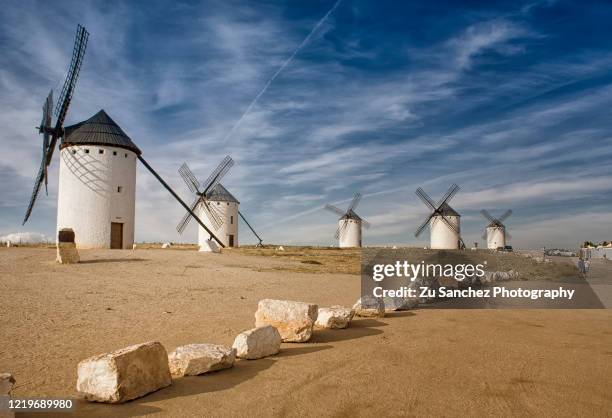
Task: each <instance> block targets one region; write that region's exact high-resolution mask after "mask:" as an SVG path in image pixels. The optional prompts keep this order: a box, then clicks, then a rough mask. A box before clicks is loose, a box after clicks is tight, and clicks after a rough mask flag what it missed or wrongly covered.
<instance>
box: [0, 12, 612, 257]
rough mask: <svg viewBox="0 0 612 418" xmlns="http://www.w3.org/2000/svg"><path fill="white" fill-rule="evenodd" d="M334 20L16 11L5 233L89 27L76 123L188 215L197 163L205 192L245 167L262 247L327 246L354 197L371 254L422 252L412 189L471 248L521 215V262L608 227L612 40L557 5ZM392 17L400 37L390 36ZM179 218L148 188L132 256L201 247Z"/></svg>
mask: <svg viewBox="0 0 612 418" xmlns="http://www.w3.org/2000/svg"><path fill="white" fill-rule="evenodd" d="M338 3H339V2H335V3H334V2H333V1H329V2H326V3H321V4H317V5H314V4H310V5H309V6H308V7H306V6H304V5H298V4H294V3H288V4H251V3H246V2H244V3H243V2H233V3H227V2H210V3H206V4H204V5H198V4H184V5H182V6H181V7H168V8H166V7H164V8H160V7H158V6H156V5H151V6H150V7H149V8H146V9H145V8H138V7H136V6H133V5H130V4H122V5H117V7H114V8H107V7H103V6H102V5H101V4H89V5H87V6H79V7H74V6H75V4H76V3H71V2H57V4H56V5H54V7H53V8H51V7H47V6H41V5H40V4H34V3H27V2H26V3H24V4H17V3H13V4H9V5H8V6H7V7H5V8H4V9H3V11H4V12H5V13H3V16H2V17H1V18H0V22H1V23H2V26H1V29H0V45H1V46H2V47H3V51H5V54H3V55H2V56H0V88H1V89H2V91H3V95H1V96H0V121H1V122H2V124H3V127H4V129H3V134H2V143H3V144H4V145H6V144H9V145H10V147H9V149H10V152H8V153H0V174H2V175H3V178H10V179H11V181H10V182H4V183H3V184H2V185H0V193H1V194H2V196H3V199H2V200H1V203H0V212H1V213H2V216H1V217H0V232H2V233H9V232H14V231H19V230H20V229H19V227H18V224H19V220H20V219H21V218H22V216H23V210H24V209H25V205H26V203H27V200H28V198H29V194H30V191H31V184H30V183H31V181H32V178H33V176H34V174H35V172H36V170H37V168H38V164H39V159H40V138H38V137H37V133H36V131H35V129H34V126H36V124H37V123H38V121H39V119H40V106H41V104H42V100H43V98H44V96H45V94H46V93H47V91H48V90H49V88H51V87H54V86H56V85H58V84H59V83H61V80H62V77H63V73H64V71H65V70H66V67H67V65H68V61H69V58H70V52H71V51H70V48H71V45H72V41H73V37H74V26H76V22H82V23H83V24H85V25H86V26H87V27H88V29H89V31H90V32H91V37H90V44H89V48H88V51H87V55H86V57H85V63H84V67H83V71H82V73H81V77H80V79H79V83H78V86H77V91H76V94H75V99H74V103H73V104H72V107H71V110H70V114H69V123H72V122H76V121H80V120H83V119H85V118H87V117H89V116H91V115H92V114H94V113H95V112H96V111H97V110H99V109H100V108H104V109H105V110H106V111H107V112H108V113H109V114H110V115H111V116H112V117H113V118H114V119H115V120H116V121H117V122H118V123H119V124H120V125H121V126H122V127H123V129H124V130H125V131H126V132H127V133H128V134H129V135H130V136H131V137H132V138H133V139H134V140H135V142H136V143H137V144H138V145H139V146H140V147H141V148H142V149H143V151H144V153H145V156H146V157H147V159H148V160H149V161H150V162H151V163H152V164H153V165H154V166H155V167H156V169H157V170H158V171H159V172H160V173H161V174H162V175H163V176H164V177H165V178H167V179H168V181H169V182H170V184H171V185H172V186H173V187H175V188H176V190H177V191H178V192H179V194H181V195H182V196H183V197H185V198H187V197H189V194H188V191H187V189H186V188H185V186H184V185H183V184H182V181H181V180H180V178H179V176H178V175H177V172H176V170H177V168H178V166H180V164H181V163H182V162H183V161H187V162H188V163H189V164H190V166H191V167H192V168H193V170H194V171H195V172H196V175H198V176H199V177H205V176H207V175H208V173H209V171H210V170H211V169H212V168H213V166H214V165H215V164H216V163H217V162H218V161H219V160H220V159H221V158H222V157H223V156H224V155H226V154H230V155H232V157H233V158H234V159H235V160H236V162H237V164H236V165H235V166H234V167H233V168H232V170H231V171H230V173H229V174H228V176H227V178H226V179H224V184H225V185H226V186H227V187H228V188H229V189H230V190H231V191H232V193H234V194H235V195H236V196H237V197H238V198H239V200H240V201H241V203H242V207H241V208H242V209H243V211H244V212H245V213H246V214H247V215H248V216H249V219H250V220H251V221H252V223H253V225H254V226H255V227H256V228H261V229H262V230H261V231H260V232H261V234H262V236H263V238H264V240H265V241H268V242H270V241H277V242H291V243H311V244H331V243H333V241H334V239H333V233H334V231H335V227H336V220H335V219H334V218H333V216H328V215H329V214H327V213H325V212H324V211H323V210H322V206H323V204H324V203H326V202H341V203H344V202H348V201H349V200H350V198H351V196H352V194H353V192H354V191H356V190H360V191H362V193H363V194H364V199H363V201H362V204H361V206H360V208H359V213H360V214H362V215H363V216H364V217H365V218H366V219H368V220H369V221H370V222H371V223H372V225H373V227H372V229H370V230H368V231H366V232H365V242H366V243H370V244H384V243H407V244H419V245H420V244H424V243H425V241H426V236H423V238H422V239H419V240H417V239H415V238H414V237H413V235H412V234H413V229H414V227H415V226H416V225H417V224H418V223H419V222H420V221H421V219H422V217H423V216H425V215H426V208H424V207H423V206H422V205H421V203H420V202H419V201H418V200H417V199H416V197H415V196H414V189H416V187H418V186H423V187H425V188H426V189H427V190H428V191H429V192H430V193H432V195H436V194H442V193H443V192H444V191H445V190H446V188H447V187H448V185H449V184H450V183H452V182H458V183H459V184H460V185H461V186H462V191H461V192H460V193H459V194H458V195H457V197H456V199H455V200H454V201H453V203H454V204H455V205H456V206H457V208H458V210H460V211H461V212H462V214H464V216H465V218H464V228H463V230H464V232H465V234H466V238H470V239H471V238H472V237H473V238H474V239H477V238H478V237H479V235H480V233H481V231H480V230H481V227H482V225H481V222H480V221H479V220H477V219H478V214H477V211H478V210H479V209H481V208H482V207H487V208H490V209H496V208H499V209H505V208H506V207H512V208H513V209H514V211H515V215H513V217H512V224H511V225H512V227H513V228H514V229H516V231H515V233H514V234H513V235H514V237H515V241H516V244H517V245H525V246H532V245H540V244H541V243H542V242H548V243H550V242H551V241H554V242H556V243H558V245H571V244H572V243H574V241H575V235H573V234H572V231H573V230H572V228H574V227H573V226H570V225H574V223H572V222H571V220H572V218H573V217H575V216H577V215H578V214H579V211H578V209H577V208H581V209H582V211H583V212H585V213H590V214H592V216H596V217H597V216H602V219H605V216H604V215H603V214H602V213H603V209H602V201H604V200H605V199H607V198H610V197H611V196H612V190H610V187H608V186H607V184H609V183H612V182H609V181H608V180H609V179H610V175H611V174H612V172H611V171H612V170H611V169H610V167H609V159H610V157H611V156H612V142H611V141H612V136H610V135H609V132H610V125H611V122H610V118H609V114H608V111H607V109H609V108H610V105H611V104H612V93H611V92H612V80H611V79H609V76H608V75H607V72H608V68H609V65H610V63H611V62H612V55H611V54H610V53H609V48H608V45H607V44H606V41H605V39H607V38H605V37H603V38H605V39H604V40H602V41H601V43H599V44H597V45H590V44H589V39H588V38H587V37H584V38H581V36H582V35H581V34H582V33H586V32H581V31H580V30H578V29H576V28H572V27H559V25H554V24H551V22H550V21H549V20H547V19H548V18H547V15H546V13H545V12H546V11H548V10H551V9H553V8H555V7H565V6H563V5H561V4H555V3H554V2H553V3H551V2H536V3H537V4H535V3H534V4H524V5H522V6H523V7H521V6H517V8H516V10H514V11H510V12H509V11H508V10H496V9H495V7H493V6H487V7H485V9H471V8H468V7H466V6H459V5H456V6H453V10H451V11H449V13H450V15H451V17H448V15H447V14H444V15H443V16H442V15H440V16H438V15H437V14H434V15H432V16H425V15H420V16H419V19H412V18H411V16H412V15H413V14H412V13H408V12H406V13H402V10H401V8H402V7H410V6H409V5H402V4H399V3H398V4H387V5H376V6H375V7H374V6H373V5H372V4H369V3H368V4H366V3H361V2H360V1H359V0H353V1H347V2H346V4H345V3H344V2H343V3H341V4H340V6H342V7H340V6H339V5H338ZM344 6H346V7H344ZM483 7H484V6H483ZM583 7H584V8H588V7H592V6H590V5H588V4H585V5H583ZM363 10H370V11H369V12H368V13H364V12H363ZM435 13H442V12H441V11H438V12H435ZM445 13H446V12H445ZM397 16H406V17H405V19H406V22H402V24H401V25H394V24H393V22H394V21H395V20H394V18H397ZM332 17H333V18H332ZM14 22H20V24H19V25H16V24H14ZM52 22H58V23H59V24H57V25H56V24H52ZM380 22H387V23H386V24H385V25H382V26H384V27H381V24H380ZM432 22H433V23H432ZM437 22H445V24H444V25H441V24H440V23H437ZM580 24H581V23H580V22H577V25H580ZM589 26H590V27H592V28H593V27H596V28H599V29H600V31H602V32H603V31H606V30H607V29H606V28H607V27H608V26H607V22H605V21H603V20H601V21H600V20H596V21H593V22H590V23H589ZM313 28H314V29H313ZM568 39H574V40H575V44H573V43H572V42H569V41H567V40H568ZM406 45H410V47H408V48H407V47H406ZM396 46H397V47H396ZM296 48H297V49H296ZM279 74H280V75H282V76H278V75H279ZM236 121H239V122H238V123H237V122H236ZM224 138H225V139H226V140H224ZM57 175H58V174H57V164H54V165H53V166H52V170H51V172H50V178H51V183H50V190H49V197H48V198H41V199H40V200H39V202H38V204H37V207H36V208H35V213H34V217H33V219H32V223H31V224H28V225H27V228H28V230H29V231H33V230H38V231H41V232H43V233H45V234H47V235H49V236H52V235H53V231H54V229H55V207H56V199H57ZM543 214H546V215H547V216H553V217H555V218H558V219H564V220H565V221H564V222H566V224H567V225H568V227H567V228H568V229H567V233H564V232H563V230H561V231H560V232H555V233H554V234H553V233H550V234H548V235H547V234H545V233H544V234H543V233H542V231H543V230H545V229H546V228H544V227H542V228H540V227H539V226H538V225H544V226H545V225H547V224H546V223H545V221H546V222H547V220H546V219H547V218H546V217H545V216H543ZM181 216H182V208H181V207H179V206H178V205H176V203H175V202H174V201H173V200H172V199H171V197H170V196H169V195H168V194H167V192H166V191H165V190H163V189H162V188H160V187H159V185H158V184H157V183H156V181H155V179H153V178H151V177H150V176H149V175H148V173H147V172H145V171H144V170H139V173H138V190H137V231H136V233H137V239H139V240H171V241H178V240H193V239H195V227H193V228H190V229H189V231H187V232H186V235H185V236H183V237H181V236H178V235H177V234H176V232H175V230H174V226H175V224H176V222H178V220H179V219H180V217H181ZM579 219H583V218H579ZM542 222H544V223H542ZM576 222H578V221H576ZM527 226H529V228H528V227H527ZM241 234H242V236H241V240H243V239H244V240H247V241H249V238H248V237H249V234H250V233H249V232H248V231H247V230H246V229H245V230H244V231H242V230H241ZM253 241H254V240H251V242H253Z"/></svg>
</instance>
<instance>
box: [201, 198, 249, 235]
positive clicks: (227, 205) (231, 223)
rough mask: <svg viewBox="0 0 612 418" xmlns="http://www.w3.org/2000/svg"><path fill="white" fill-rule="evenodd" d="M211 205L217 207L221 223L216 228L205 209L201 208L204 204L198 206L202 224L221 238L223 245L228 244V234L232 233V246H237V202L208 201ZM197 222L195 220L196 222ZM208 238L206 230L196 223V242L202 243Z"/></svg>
mask: <svg viewBox="0 0 612 418" xmlns="http://www.w3.org/2000/svg"><path fill="white" fill-rule="evenodd" d="M209 202H210V204H211V205H212V206H214V207H215V209H217V211H216V212H217V213H218V214H219V217H220V218H221V219H223V225H221V226H220V227H218V228H216V227H215V226H214V225H213V223H212V222H211V220H210V219H209V217H208V216H207V215H206V211H204V210H202V208H203V207H204V205H202V204H200V205H199V206H198V209H197V210H198V212H197V215H198V217H199V218H200V219H201V220H202V222H204V224H205V225H206V226H207V227H208V228H209V229H210V230H211V231H213V232H214V233H215V235H216V237H217V238H219V239H220V240H221V242H222V243H223V245H225V246H226V247H227V246H229V236H230V235H234V247H238V206H239V204H238V203H235V202H215V201H213V200H211V201H209ZM196 223H197V222H196ZM208 239H210V234H209V233H208V232H206V230H205V229H204V228H202V227H201V226H200V225H199V224H198V244H199V245H200V246H201V245H203V243H204V241H206V240H208Z"/></svg>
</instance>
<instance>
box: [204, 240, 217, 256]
mask: <svg viewBox="0 0 612 418" xmlns="http://www.w3.org/2000/svg"><path fill="white" fill-rule="evenodd" d="M200 251H202V252H204V253H220V252H221V248H220V247H219V244H217V242H216V241H215V240H212V239H207V240H206V241H204V243H203V244H202V245H200Z"/></svg>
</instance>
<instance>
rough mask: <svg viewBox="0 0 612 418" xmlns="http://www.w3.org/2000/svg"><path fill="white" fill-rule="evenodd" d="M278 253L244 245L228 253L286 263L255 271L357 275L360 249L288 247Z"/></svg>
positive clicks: (274, 248)
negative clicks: (274, 259)
mask: <svg viewBox="0 0 612 418" xmlns="http://www.w3.org/2000/svg"><path fill="white" fill-rule="evenodd" d="M284 249H285V250H284V251H279V250H278V249H277V247H276V246H264V247H255V246H244V247H239V248H232V249H231V250H230V251H232V252H237V253H239V254H244V255H251V256H259V257H270V258H277V259H278V260H282V261H290V263H282V264H281V265H277V266H273V267H269V268H261V267H259V268H254V270H256V271H271V270H282V271H292V272H298V273H320V274H321V273H341V274H360V272H361V250H359V249H340V248H331V247H329V248H326V247H289V246H284Z"/></svg>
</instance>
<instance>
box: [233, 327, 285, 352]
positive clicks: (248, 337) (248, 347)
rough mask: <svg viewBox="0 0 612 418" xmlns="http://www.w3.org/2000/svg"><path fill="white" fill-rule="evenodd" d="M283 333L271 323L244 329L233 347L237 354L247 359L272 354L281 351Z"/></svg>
mask: <svg viewBox="0 0 612 418" xmlns="http://www.w3.org/2000/svg"><path fill="white" fill-rule="evenodd" d="M280 345H281V335H280V333H279V332H278V330H277V329H276V328H274V327H273V326H271V325H266V326H263V327H258V328H253V329H250V330H248V331H244V332H242V333H240V334H238V336H237V337H236V339H235V340H234V345H233V347H234V348H235V349H236V356H237V357H239V358H243V359H247V360H255V359H258V358H262V357H267V356H272V355H274V354H276V353H278V352H279V351H280Z"/></svg>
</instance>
